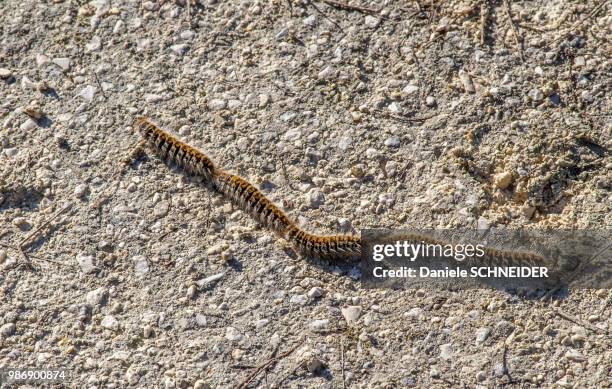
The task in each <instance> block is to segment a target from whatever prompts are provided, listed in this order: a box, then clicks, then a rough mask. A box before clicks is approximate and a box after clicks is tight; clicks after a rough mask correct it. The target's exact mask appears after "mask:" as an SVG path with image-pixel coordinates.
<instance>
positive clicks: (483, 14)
mask: <svg viewBox="0 0 612 389" xmlns="http://www.w3.org/2000/svg"><path fill="white" fill-rule="evenodd" d="M488 11H489V7H487V0H483V1H482V2H481V3H480V44H481V45H483V46H484V44H485V40H486V37H485V29H486V27H485V26H486V24H487V16H488Z"/></svg>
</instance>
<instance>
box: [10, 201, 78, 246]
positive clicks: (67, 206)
mask: <svg viewBox="0 0 612 389" xmlns="http://www.w3.org/2000/svg"><path fill="white" fill-rule="evenodd" d="M70 207H72V203H71V202H69V203H67V204H66V205H64V206H63V207H62V209H60V210H59V211H57V212H56V213H55V215H53V216H51V217H50V218H49V219H47V220H46V221H45V222H43V223H42V224H41V225H40V226H38V228H36V229H35V230H34V231H32V232H31V233H30V234H29V235H28V236H26V237H25V238H23V239H22V240H21V241H20V242H19V243H18V247H19V248H22V247H23V245H24V244H25V243H26V242H27V241H28V240H30V239H31V238H32V237H33V236H34V235H36V234H37V233H38V231H40V230H42V229H43V228H45V227H46V226H48V225H49V223H51V222H52V221H53V220H55V219H56V218H57V217H58V216H59V215H61V214H62V213H64V212H65V211H66V210H68V208H70Z"/></svg>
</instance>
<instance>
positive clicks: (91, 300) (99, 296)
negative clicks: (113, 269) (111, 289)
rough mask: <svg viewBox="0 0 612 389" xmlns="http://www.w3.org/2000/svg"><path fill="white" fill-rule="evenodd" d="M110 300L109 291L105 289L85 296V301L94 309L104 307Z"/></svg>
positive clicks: (102, 288)
mask: <svg viewBox="0 0 612 389" xmlns="http://www.w3.org/2000/svg"><path fill="white" fill-rule="evenodd" d="M107 300H108V290H107V289H106V288H104V287H100V288H98V289H94V290H92V291H90V292H88V293H87V295H85V301H86V302H87V303H88V304H89V305H91V306H92V307H96V306H102V305H104V304H106V302H107Z"/></svg>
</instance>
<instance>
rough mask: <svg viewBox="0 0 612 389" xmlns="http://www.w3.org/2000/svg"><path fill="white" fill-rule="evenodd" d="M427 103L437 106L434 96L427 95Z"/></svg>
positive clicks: (427, 104)
mask: <svg viewBox="0 0 612 389" xmlns="http://www.w3.org/2000/svg"><path fill="white" fill-rule="evenodd" d="M425 105H426V106H428V107H435V106H436V99H435V98H434V97H433V96H427V98H426V99H425Z"/></svg>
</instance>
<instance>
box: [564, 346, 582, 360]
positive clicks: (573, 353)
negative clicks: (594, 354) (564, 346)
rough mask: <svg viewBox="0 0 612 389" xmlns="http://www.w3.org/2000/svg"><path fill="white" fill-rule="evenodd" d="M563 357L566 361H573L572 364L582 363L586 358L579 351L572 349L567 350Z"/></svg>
mask: <svg viewBox="0 0 612 389" xmlns="http://www.w3.org/2000/svg"><path fill="white" fill-rule="evenodd" d="M565 357H566V358H567V359H568V360H570V361H573V362H582V361H585V360H586V357H585V356H584V355H582V353H580V351H578V350H576V349H573V348H572V349H569V350H567V352H566V353H565Z"/></svg>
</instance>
